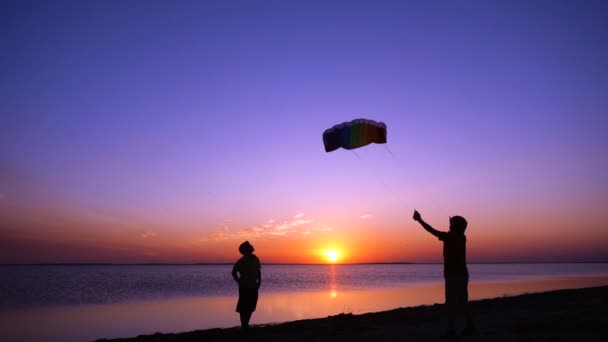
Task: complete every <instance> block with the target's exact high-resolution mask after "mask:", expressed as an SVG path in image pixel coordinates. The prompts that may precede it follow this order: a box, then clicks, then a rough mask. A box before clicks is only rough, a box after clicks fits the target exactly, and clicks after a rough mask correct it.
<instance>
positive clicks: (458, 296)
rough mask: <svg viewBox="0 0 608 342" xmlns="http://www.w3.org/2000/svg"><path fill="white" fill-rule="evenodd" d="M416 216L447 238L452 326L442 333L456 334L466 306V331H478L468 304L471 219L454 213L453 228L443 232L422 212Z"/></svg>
mask: <svg viewBox="0 0 608 342" xmlns="http://www.w3.org/2000/svg"><path fill="white" fill-rule="evenodd" d="M414 220H415V221H418V223H420V224H421V225H422V227H423V228H424V229H426V231H427V232H429V233H431V234H433V235H435V236H436V237H437V238H438V239H439V240H441V241H443V276H444V277H445V303H446V306H447V309H448V329H447V331H446V332H445V333H444V334H442V335H441V337H443V338H454V337H456V329H455V325H454V324H455V321H456V312H457V311H458V310H462V311H463V312H464V314H465V318H466V324H467V326H466V328H465V329H464V330H463V331H462V335H475V334H476V333H477V331H476V329H475V326H474V325H473V318H472V317H471V312H470V311H469V308H468V301H469V293H468V289H467V288H468V285H469V271H468V269H467V249H466V247H467V238H466V236H465V235H464V231H465V229H466V228H467V220H465V219H464V217H462V216H452V217H450V230H449V231H448V232H442V231H438V230H436V229H434V228H433V227H431V226H430V225H429V224H428V223H426V222H424V220H423V219H422V217H421V216H420V213H418V211H414Z"/></svg>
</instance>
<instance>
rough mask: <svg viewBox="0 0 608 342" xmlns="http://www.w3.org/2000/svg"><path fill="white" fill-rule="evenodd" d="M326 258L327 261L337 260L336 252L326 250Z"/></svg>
mask: <svg viewBox="0 0 608 342" xmlns="http://www.w3.org/2000/svg"><path fill="white" fill-rule="evenodd" d="M327 258H328V259H329V262H336V261H337V260H338V252H336V251H327Z"/></svg>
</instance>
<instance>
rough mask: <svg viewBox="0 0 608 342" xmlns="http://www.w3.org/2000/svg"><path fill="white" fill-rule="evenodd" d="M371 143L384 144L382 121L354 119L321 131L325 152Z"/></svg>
mask: <svg viewBox="0 0 608 342" xmlns="http://www.w3.org/2000/svg"><path fill="white" fill-rule="evenodd" d="M371 143H376V144H386V124H385V123H384V122H379V121H373V120H367V119H356V120H353V121H347V122H343V123H341V124H338V125H335V126H333V127H332V128H329V129H327V130H325V132H323V144H324V145H325V152H331V151H335V150H337V149H339V148H340V147H342V148H344V149H347V150H352V149H355V148H359V147H363V146H365V145H369V144H371Z"/></svg>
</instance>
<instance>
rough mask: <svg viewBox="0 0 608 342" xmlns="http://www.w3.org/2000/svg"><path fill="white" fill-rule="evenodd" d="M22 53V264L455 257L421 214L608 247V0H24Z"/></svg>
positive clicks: (8, 68)
mask: <svg viewBox="0 0 608 342" xmlns="http://www.w3.org/2000/svg"><path fill="white" fill-rule="evenodd" d="M0 51H2V52H1V53H0V116H1V124H0V262H1V263H39V262H42V263H46V262H50V263H54V262H117V263H122V262H126V263H130V262H178V263H181V262H233V261H234V260H236V259H237V258H238V257H239V255H238V252H237V246H238V244H240V242H242V241H243V240H246V239H247V240H249V241H251V242H252V244H253V245H254V246H256V249H257V251H256V253H257V254H258V256H260V258H261V260H262V262H298V263H299V262H304V263H307V262H315V263H316V262H326V261H327V257H326V254H325V252H326V251H328V250H337V251H338V253H339V261H340V262H384V261H413V262H435V261H441V244H440V243H439V242H438V241H437V240H436V239H435V238H434V237H432V236H430V235H428V234H427V233H426V232H424V230H423V229H422V228H421V227H420V226H418V225H417V224H416V223H415V222H414V221H412V219H411V215H412V212H413V210H414V209H418V210H419V211H420V212H421V213H422V215H423V218H425V219H426V220H427V221H428V222H429V223H430V224H432V225H434V226H435V227H436V228H438V229H444V230H445V229H447V225H448V217H449V216H450V215H457V214H459V215H463V216H464V217H466V218H467V219H468V221H469V227H468V230H467V236H468V240H469V244H468V246H469V261H471V262H495V261H599V260H603V261H605V260H608V229H607V228H608V227H607V223H606V222H608V172H607V171H606V170H607V169H608V153H607V150H608V134H607V133H606V130H607V128H608V3H607V2H605V1H464V0H462V1H420V2H418V1H33V2H30V1H16V2H12V1H3V2H2V4H1V5H0ZM356 118H368V119H372V120H378V121H383V122H385V123H386V125H387V127H388V144H386V145H369V146H366V147H363V148H361V149H358V150H356V153H354V152H352V151H346V150H342V149H340V150H338V151H335V152H331V153H326V152H325V151H324V149H323V144H322V137H321V135H322V133H323V131H324V130H325V129H327V128H329V127H331V126H333V125H335V124H337V123H340V122H343V121H348V120H352V119H356Z"/></svg>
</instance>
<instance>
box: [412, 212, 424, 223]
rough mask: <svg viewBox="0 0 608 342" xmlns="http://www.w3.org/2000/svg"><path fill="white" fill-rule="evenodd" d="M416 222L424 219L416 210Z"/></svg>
mask: <svg viewBox="0 0 608 342" xmlns="http://www.w3.org/2000/svg"><path fill="white" fill-rule="evenodd" d="M413 219H414V221H420V220H422V217H421V216H420V213H419V212H418V210H414V217H413Z"/></svg>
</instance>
